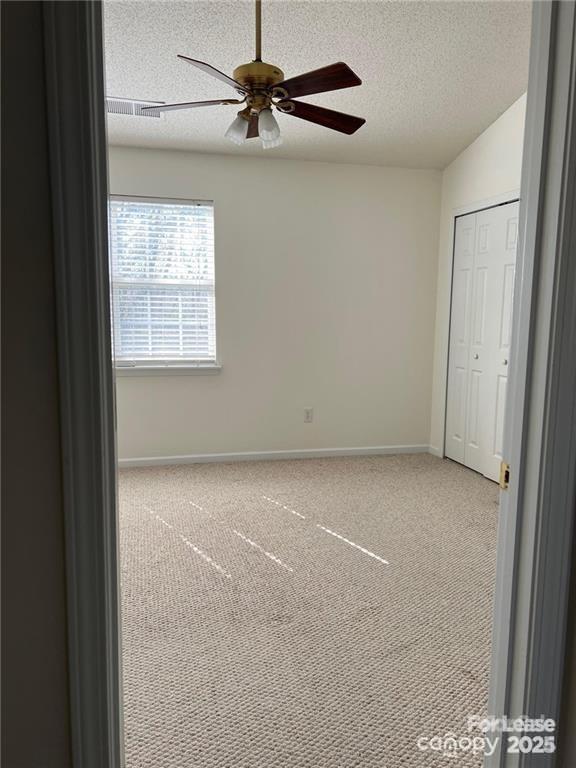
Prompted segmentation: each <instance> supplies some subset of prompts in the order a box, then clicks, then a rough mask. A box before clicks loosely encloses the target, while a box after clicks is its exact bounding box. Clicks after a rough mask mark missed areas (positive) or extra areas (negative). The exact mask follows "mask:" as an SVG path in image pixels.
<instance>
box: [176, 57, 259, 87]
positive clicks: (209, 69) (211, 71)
mask: <svg viewBox="0 0 576 768" xmlns="http://www.w3.org/2000/svg"><path fill="white" fill-rule="evenodd" d="M177 56H178V58H179V59H182V61H187V62H188V64H192V66H193V67H198V69H201V70H202V71H203V72H206V74H207V75H212V77H215V78H216V79H217V80H220V81H221V82H223V83H226V84H227V85H231V86H232V88H236V90H237V91H242V93H247V90H246V88H244V86H243V85H242V84H241V83H238V82H236V80H233V79H232V78H231V77H228V75H225V74H224V72H220V70H219V69H216V67H213V66H211V65H210V64H206V63H205V62H204V61H197V60H196V59H189V58H188V56H182V55H181V54H180V53H179V54H177Z"/></svg>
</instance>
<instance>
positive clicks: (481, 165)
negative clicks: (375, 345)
mask: <svg viewBox="0 0 576 768" xmlns="http://www.w3.org/2000/svg"><path fill="white" fill-rule="evenodd" d="M525 113H526V96H525V95H524V96H522V97H520V99H518V101H516V102H515V103H514V104H513V105H512V106H511V107H510V108H509V109H508V110H506V112H504V114H503V115H501V116H500V117H499V118H498V120H496V121H495V122H494V123H492V125H491V126H490V127H489V128H487V129H486V130H485V131H484V133H482V134H481V135H480V136H479V137H478V138H477V139H476V141H474V142H473V143H472V144H470V146H469V147H467V148H466V149H465V150H464V151H463V152H462V153H461V154H460V155H458V157H457V158H456V159H455V160H454V161H453V162H452V163H451V164H450V165H449V166H448V167H447V168H446V169H445V170H444V173H443V174H442V207H441V213H440V241H439V252H438V295H437V308H436V330H435V341H434V375H433V382H432V416H431V429H430V446H431V450H432V451H433V452H434V453H437V454H438V455H441V454H442V453H443V445H444V420H445V403H446V368H447V360H448V335H449V324H450V292H451V283H452V249H453V233H454V229H453V226H454V216H456V215H457V214H460V213H468V212H471V211H473V210H475V209H478V208H482V207H484V206H486V205H490V204H493V203H495V202H503V201H504V200H508V199H514V198H515V197H518V193H519V190H520V173H521V166H522V146H523V141H524V118H525Z"/></svg>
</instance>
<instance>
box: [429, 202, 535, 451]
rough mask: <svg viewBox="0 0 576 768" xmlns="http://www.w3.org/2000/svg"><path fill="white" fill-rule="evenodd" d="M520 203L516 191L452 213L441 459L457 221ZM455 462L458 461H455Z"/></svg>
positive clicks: (447, 379) (444, 433)
mask: <svg viewBox="0 0 576 768" xmlns="http://www.w3.org/2000/svg"><path fill="white" fill-rule="evenodd" d="M510 195H512V197H511V198H510V199H509V196H510ZM518 202H520V190H519V189H516V190H514V191H512V192H503V193H502V194H500V195H494V196H493V197H490V198H488V199H486V200H482V201H480V202H475V203H470V204H469V205H462V206H459V207H458V208H454V209H453V212H452V222H451V224H450V239H449V242H450V243H451V244H452V250H451V253H450V278H449V279H450V291H449V294H448V305H449V307H450V311H449V312H448V333H447V344H446V352H447V353H446V368H445V370H444V378H445V387H444V400H443V409H444V419H443V421H442V447H441V449H440V454H439V455H440V458H442V459H444V458H447V457H446V432H447V429H446V421H447V419H448V383H449V373H450V336H451V332H452V299H453V295H454V249H455V247H456V220H457V219H459V218H461V217H462V216H469V215H470V214H473V213H480V212H481V211H488V210H490V208H500V207H501V206H503V205H509V204H511V203H518ZM453 461H456V460H455V459H453ZM462 466H467V464H463V465H462Z"/></svg>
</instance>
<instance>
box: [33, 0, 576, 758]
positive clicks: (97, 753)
mask: <svg viewBox="0 0 576 768" xmlns="http://www.w3.org/2000/svg"><path fill="white" fill-rule="evenodd" d="M44 8H45V10H44V13H45V18H46V36H45V48H46V77H47V83H48V87H49V91H50V94H51V107H52V108H51V110H49V117H50V119H49V126H48V130H49V151H50V158H51V172H52V174H53V177H54V193H55V194H54V226H55V233H56V237H57V240H58V243H59V247H58V249H57V252H56V254H55V257H56V260H57V266H56V274H55V282H56V287H57V305H58V312H59V323H58V340H59V357H60V361H59V366H60V395H61V420H62V432H63V449H62V450H63V455H64V459H65V462H64V472H63V482H64V492H65V539H66V560H67V562H66V567H67V580H68V606H67V607H68V630H69V635H68V636H69V653H70V665H69V677H70V691H71V710H72V712H71V714H72V740H73V759H74V766H75V768H121V766H122V763H123V758H122V730H121V724H122V706H121V686H120V638H119V631H120V623H119V618H118V572H117V568H118V551H117V547H118V544H117V521H116V459H115V431H114V423H115V411H114V407H115V406H114V378H113V370H112V357H111V348H110V347H111V344H110V341H111V337H110V303H109V293H108V289H109V280H108V258H107V219H106V209H107V167H106V120H105V106H104V90H103V83H104V67H103V50H102V47H103V46H102V18H101V15H102V5H101V2H100V0H88V1H87V2H74V3H62V2H54V1H52V0H51V1H50V2H46V3H45V4H44ZM574 22H575V5H574V2H573V1H572V0H570V2H557V0H554V1H553V2H549V1H547V0H544V1H543V2H536V3H534V4H533V25H532V47H531V54H530V84H529V89H528V106H527V118H526V139H525V146H524V161H523V180H522V190H521V195H520V200H521V203H520V238H519V249H518V256H517V268H516V282H515V300H514V313H515V321H514V324H513V353H512V355H511V365H510V389H509V397H508V407H507V417H506V428H505V433H506V434H505V452H506V453H505V455H506V456H507V457H508V458H509V461H510V463H511V467H512V469H511V479H510V488H509V490H508V491H506V492H504V493H503V494H502V502H501V524H500V531H499V539H498V550H499V551H498V574H497V590H496V601H495V613H494V616H495V624H494V640H493V659H492V669H491V692H490V712H491V714H494V715H499V714H509V715H513V714H515V713H517V712H518V713H520V712H522V713H524V712H525V713H526V714H530V713H540V712H546V713H547V714H549V715H550V716H552V717H556V716H557V714H558V712H559V707H560V697H561V689H562V671H563V666H564V652H565V637H566V616H567V595H568V589H569V582H570V557H571V553H570V545H571V534H572V530H573V517H574V503H575V501H576V491H575V488H576V345H575V344H574V339H575V338H576V264H575V263H574V261H575V260H573V259H571V258H570V254H571V251H572V252H573V251H574V249H575V248H576V216H575V215H574V213H573V209H574V207H575V203H576V126H575V125H574V121H573V119H572V114H573V112H574V107H575V98H574V90H575V81H576V44H575V41H576V35H575V25H574ZM476 207H477V204H476ZM551 393H553V395H554V396H553V397H550V396H549V395H550V394H551ZM536 759H537V760H538V762H537V766H538V767H539V768H548V767H549V766H553V765H554V756H553V755H552V756H541V755H538V756H537V758H536ZM519 761H520V762H518V760H517V759H516V756H513V755H507V754H506V753H505V752H504V751H502V750H500V751H498V752H497V753H496V754H495V755H494V756H493V757H492V758H488V759H487V760H486V766H489V768H502V766H504V767H505V768H511V767H512V766H516V765H518V764H520V765H521V766H522V767H523V768H524V766H526V767H530V768H531V765H532V762H534V757H532V758H531V757H530V756H526V755H524V756H522V755H521V756H519Z"/></svg>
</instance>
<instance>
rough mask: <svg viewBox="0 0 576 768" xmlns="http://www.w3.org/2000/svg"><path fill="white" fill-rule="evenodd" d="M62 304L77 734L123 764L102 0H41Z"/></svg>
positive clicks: (102, 761)
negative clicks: (61, 0) (71, 0)
mask: <svg viewBox="0 0 576 768" xmlns="http://www.w3.org/2000/svg"><path fill="white" fill-rule="evenodd" d="M42 11H43V19H44V56H45V75H46V88H47V103H48V104H49V105H50V109H48V110H47V126H46V133H47V138H48V142H49V155H50V176H51V185H52V217H53V230H54V242H55V247H54V261H55V274H54V284H55V288H56V303H57V336H58V338H57V341H58V344H57V347H58V358H59V360H58V363H59V394H60V414H59V415H60V423H61V432H62V456H63V469H62V492H63V493H62V495H63V505H64V531H63V534H64V536H65V552H66V590H67V606H66V607H67V611H66V613H67V623H68V678H69V687H70V730H71V735H70V741H71V750H72V763H73V765H74V766H75V768H121V766H122V765H123V743H124V739H123V732H122V729H123V721H122V693H121V669H120V667H121V658H120V649H121V643H120V615H119V614H120V611H119V586H120V580H119V574H118V548H117V527H116V526H117V519H116V435H115V422H114V410H115V409H114V379H113V371H112V349H111V346H112V333H111V328H110V284H109V275H108V237H107V234H108V228H107V205H108V199H107V198H108V190H107V178H108V174H107V164H106V160H107V153H106V114H105V97H104V62H103V45H102V5H101V3H100V2H85V3H59V2H45V3H42Z"/></svg>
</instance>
